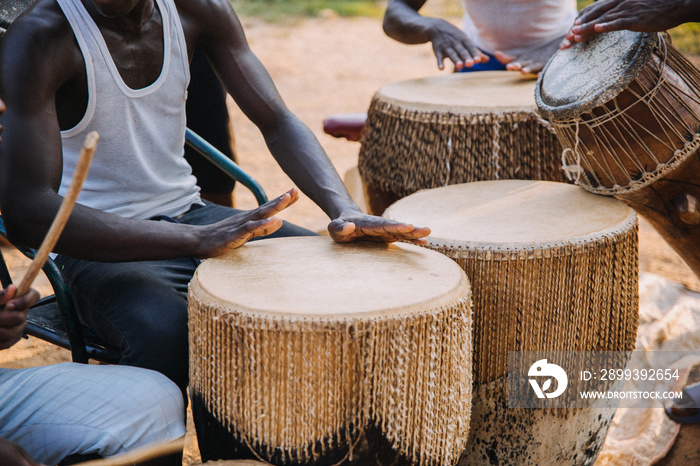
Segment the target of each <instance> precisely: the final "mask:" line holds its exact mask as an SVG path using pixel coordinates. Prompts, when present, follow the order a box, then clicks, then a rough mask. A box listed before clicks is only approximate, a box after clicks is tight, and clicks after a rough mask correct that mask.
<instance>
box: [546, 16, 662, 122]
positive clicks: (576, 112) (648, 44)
mask: <svg viewBox="0 0 700 466" xmlns="http://www.w3.org/2000/svg"><path fill="white" fill-rule="evenodd" d="M607 34H616V35H634V36H637V37H638V44H637V45H636V50H634V57H633V59H632V61H631V63H630V64H629V66H628V67H627V71H628V74H627V76H625V77H624V79H621V80H620V81H618V82H617V83H613V84H611V85H610V86H608V88H606V89H605V90H604V91H603V92H600V93H599V94H598V95H597V96H595V97H594V98H592V99H591V100H589V101H588V102H585V103H583V104H581V103H580V102H571V103H568V104H563V105H556V104H550V103H547V102H545V100H544V98H543V97H542V85H543V81H544V79H545V76H546V74H547V71H548V69H549V67H550V66H551V65H552V63H554V60H555V58H556V57H557V55H561V54H563V53H571V52H567V50H574V51H575V50H577V49H579V48H590V47H593V46H595V45H597V44H598V43H599V42H600V41H602V40H604V38H605V37H606V35H607ZM661 40H662V39H661V35H660V34H659V33H647V32H633V31H626V30H625V31H613V32H609V33H606V34H598V35H596V36H594V37H592V38H591V39H588V40H587V41H585V42H577V43H575V44H574V45H573V46H572V47H571V48H569V49H567V50H563V51H562V50H559V51H557V52H556V53H555V54H554V55H553V56H552V58H550V60H549V61H548V62H547V64H546V65H545V67H544V69H543V70H542V72H541V73H540V75H539V77H538V78H537V83H536V84H535V103H536V105H537V110H538V112H539V114H540V115H541V116H542V117H543V118H545V119H547V120H549V121H551V122H564V121H567V120H577V119H578V117H579V116H580V115H581V114H582V113H586V112H590V111H591V110H593V109H594V108H596V107H600V106H601V105H603V104H605V103H606V102H609V101H611V100H612V99H614V98H615V97H617V96H618V95H619V94H620V93H621V92H622V91H624V90H625V89H626V88H627V87H628V86H629V84H630V83H631V82H632V81H634V80H635V79H636V77H637V76H638V75H639V73H640V72H641V70H642V69H644V67H645V66H646V65H647V62H648V61H649V59H650V58H651V55H652V50H653V49H654V46H656V45H657V44H659V43H660V42H661Z"/></svg>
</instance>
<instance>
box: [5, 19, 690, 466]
mask: <svg viewBox="0 0 700 466" xmlns="http://www.w3.org/2000/svg"><path fill="white" fill-rule="evenodd" d="M242 21H243V24H244V26H245V29H246V32H247V35H248V39H249V42H250V44H251V47H252V48H253V50H254V52H256V54H257V55H258V57H259V58H260V60H261V61H262V62H263V64H264V65H265V66H266V67H267V69H268V70H269V72H270V74H271V75H272V77H273V79H274V81H275V83H276V85H277V87H278V89H279V91H280V93H281V94H282V96H283V98H284V99H285V101H286V103H287V105H288V106H289V107H290V108H291V109H292V110H293V111H294V112H295V113H296V114H297V116H299V117H300V118H301V120H302V121H304V122H305V123H306V124H307V125H308V126H309V127H310V128H311V129H312V130H313V132H314V133H315V134H316V135H317V137H318V139H319V141H320V142H321V144H322V146H323V147H324V148H325V149H326V150H327V152H328V154H329V156H330V158H331V160H332V162H333V164H334V165H335V167H336V169H337V170H338V172H339V173H340V174H341V175H344V174H345V173H346V172H347V171H348V170H349V169H351V168H352V167H354V166H356V164H357V153H358V149H359V145H358V144H357V143H353V142H348V141H346V140H344V139H342V140H341V139H335V138H333V137H330V136H328V135H326V134H324V133H323V130H322V121H323V119H324V118H325V117H326V116H328V115H330V114H334V113H345V112H363V111H366V109H367V107H368V105H369V102H370V99H371V97H372V95H373V93H374V92H375V91H376V90H377V89H378V88H379V87H381V86H382V85H384V84H387V83H390V82H394V81H399V80H404V79H412V78H418V77H424V76H427V75H434V74H437V73H439V71H438V69H437V67H436V66H435V63H434V57H433V55H432V51H431V49H430V47H429V46H428V45H420V46H406V45H402V44H399V43H396V42H394V41H392V40H391V39H389V38H387V37H386V36H385V35H384V34H383V32H382V30H381V26H380V22H379V20H378V19H366V18H361V19H342V18H336V17H333V16H332V15H327V16H326V17H323V18H319V19H313V20H303V21H298V22H294V23H285V24H270V23H265V22H263V21H260V20H257V19H249V18H243V20H242ZM230 109H231V115H232V118H233V125H234V128H235V137H236V153H237V157H238V161H239V163H240V164H241V165H242V166H243V168H244V169H246V170H247V171H249V172H250V173H251V174H252V175H253V176H254V177H255V178H256V179H257V180H258V181H259V182H260V183H261V184H262V186H263V187H264V188H265V190H266V191H267V193H268V195H269V196H274V195H276V194H279V193H282V192H284V191H285V190H287V189H289V188H290V187H291V186H292V182H291V181H290V180H289V178H287V176H286V175H284V173H283V172H282V171H281V170H280V169H279V167H278V166H277V165H276V163H275V161H274V160H273V159H272V157H271V156H270V155H269V152H268V151H267V149H266V147H265V144H264V142H263V140H262V138H261V136H260V134H259V132H258V131H257V129H256V128H255V126H254V125H252V124H251V123H250V122H249V121H248V120H247V119H246V118H245V116H244V115H242V114H241V112H240V111H239V110H238V109H237V108H236V107H235V105H234V104H233V103H231V105H230ZM236 204H237V206H238V207H241V208H249V207H252V206H254V205H255V202H254V199H253V198H252V196H251V195H250V194H249V193H248V192H247V191H245V190H244V189H240V188H237V189H236ZM282 217H283V218H285V219H287V220H289V221H292V222H294V223H297V224H299V225H302V226H304V227H307V228H309V229H312V230H315V231H323V230H325V228H326V224H327V221H328V219H327V217H326V216H325V214H324V213H323V212H322V211H321V210H320V209H319V208H318V207H316V206H315V205H314V204H313V203H312V202H311V201H310V200H309V199H308V198H306V197H304V196H302V199H301V200H300V201H299V202H298V203H297V204H296V205H295V206H293V207H292V208H290V209H288V210H287V211H286V212H284V213H283V214H282ZM640 231H641V234H640V257H641V268H642V270H646V271H652V272H655V273H658V274H660V275H663V276H665V277H666V278H669V279H671V280H674V281H677V282H680V283H683V284H684V285H686V286H688V287H689V288H691V289H695V290H700V281H699V280H697V278H695V277H694V276H693V274H692V273H691V272H690V271H689V269H687V267H686V266H685V265H684V264H683V263H682V261H680V259H679V258H678V257H677V256H676V255H675V253H673V251H672V250H671V249H670V248H669V247H668V246H667V245H666V244H665V243H664V242H663V241H662V240H661V239H660V238H659V237H658V235H656V233H655V232H654V231H653V230H652V229H651V228H650V227H648V225H646V224H645V223H643V222H642V225H641V230H640ZM12 263H13V265H14V268H15V269H17V270H20V269H21V267H22V266H23V264H22V263H21V261H20V260H19V259H16V258H15V256H13V259H12ZM20 274H21V272H20ZM37 286H38V287H39V288H40V289H42V290H46V289H47V288H46V285H45V284H41V283H40V284H38V285H37ZM68 359H69V355H68V353H67V352H66V351H63V350H59V349H56V348H54V347H51V346H50V345H47V344H45V343H43V342H40V341H36V340H33V339H32V340H26V341H23V342H21V343H20V344H18V345H16V347H15V348H13V349H11V350H8V351H3V352H2V353H0V365H2V366H3V367H28V366H33V365H40V364H50V363H55V362H59V361H66V360H68ZM188 437H189V438H188V447H187V450H186V458H185V465H190V464H194V463H196V462H197V461H198V453H197V450H196V445H195V443H194V437H193V429H192V427H191V425H190V428H189V433H188Z"/></svg>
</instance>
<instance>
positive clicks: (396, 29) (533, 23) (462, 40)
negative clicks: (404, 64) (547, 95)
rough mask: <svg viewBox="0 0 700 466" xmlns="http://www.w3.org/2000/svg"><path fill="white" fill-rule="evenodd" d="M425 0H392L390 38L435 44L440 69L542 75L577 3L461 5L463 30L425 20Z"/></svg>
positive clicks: (510, 0) (479, 1) (488, 0)
mask: <svg viewBox="0 0 700 466" xmlns="http://www.w3.org/2000/svg"><path fill="white" fill-rule="evenodd" d="M425 3H426V0H390V1H389V4H388V6H387V10H386V13H385V15H384V31H385V32H386V34H387V35H388V36H389V37H391V38H393V39H395V40H398V41H399V42H403V43H405V44H422V43H426V42H430V43H431V44H432V47H433V51H434V52H435V56H436V58H437V62H438V67H439V68H440V69H443V68H444V61H445V60H450V61H452V62H453V63H454V66H455V69H456V70H458V71H462V70H463V71H467V70H470V69H473V70H498V69H503V70H505V69H508V70H514V71H521V72H523V73H533V74H535V73H539V72H540V71H541V70H542V68H543V67H544V65H545V64H546V63H547V61H548V60H549V58H550V57H551V56H552V55H553V54H554V52H556V50H557V48H558V46H559V44H560V43H561V42H562V40H563V39H564V36H565V34H566V33H567V31H568V30H569V28H570V27H571V25H572V24H573V21H574V18H576V0H462V4H463V7H464V17H463V28H462V29H460V28H458V27H456V26H454V25H452V24H451V23H449V22H448V21H445V20H443V19H439V18H432V17H428V16H422V15H420V14H419V10H420V9H421V8H422V7H423V5H425Z"/></svg>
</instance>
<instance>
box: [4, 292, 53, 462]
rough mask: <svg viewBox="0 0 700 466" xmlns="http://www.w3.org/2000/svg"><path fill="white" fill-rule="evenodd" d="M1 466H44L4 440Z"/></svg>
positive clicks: (21, 449)
mask: <svg viewBox="0 0 700 466" xmlns="http://www.w3.org/2000/svg"><path fill="white" fill-rule="evenodd" d="M25 296H26V295H25ZM0 464H2V465H3V466H44V465H42V464H40V463H37V461H36V460H35V459H34V458H32V457H31V456H29V454H28V453H27V452H26V451H24V449H23V448H22V447H20V446H19V445H17V444H16V443H14V442H10V441H9V440H6V439H4V438H0Z"/></svg>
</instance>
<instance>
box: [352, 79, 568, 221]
mask: <svg viewBox="0 0 700 466" xmlns="http://www.w3.org/2000/svg"><path fill="white" fill-rule="evenodd" d="M534 90H535V80H534V79H532V78H526V77H523V76H522V75H521V74H520V73H513V72H509V71H485V72H478V73H452V74H449V75H439V76H433V77H429V78H425V79H417V80H412V81H403V82H397V83H393V84H388V85H386V86H384V87H382V88H381V89H380V90H379V91H378V92H377V93H376V94H375V96H374V98H373V99H372V102H371V104H370V108H369V111H368V118H367V123H366V125H365V130H364V134H363V137H362V144H361V147H360V155H359V169H360V175H361V177H362V183H363V185H364V190H365V198H366V200H367V204H368V209H369V211H370V213H373V214H375V215H381V213H382V212H383V211H384V209H386V207H387V206H389V205H390V204H392V203H393V202H394V201H396V200H397V199H400V198H402V197H404V196H407V195H409V194H411V193H414V192H416V191H418V190H420V189H429V188H436V187H440V186H445V185H450V184H458V183H465V182H468V181H479V180H497V179H534V180H551V181H564V180H565V176H564V173H563V172H562V171H561V161H560V159H561V145H560V144H559V142H558V141H557V138H556V136H555V134H554V132H553V131H552V128H551V127H550V125H549V124H548V123H547V122H545V121H543V120H542V119H541V118H540V117H539V115H538V114H537V107H536V105H535V99H534Z"/></svg>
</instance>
